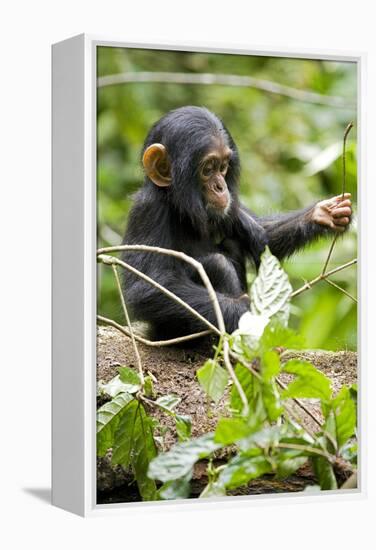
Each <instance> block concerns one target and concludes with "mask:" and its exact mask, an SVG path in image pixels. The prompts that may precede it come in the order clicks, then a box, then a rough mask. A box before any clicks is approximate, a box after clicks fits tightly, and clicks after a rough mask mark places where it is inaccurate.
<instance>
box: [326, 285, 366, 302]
mask: <svg viewBox="0 0 376 550" xmlns="http://www.w3.org/2000/svg"><path fill="white" fill-rule="evenodd" d="M324 280H325V282H326V283H328V284H329V285H332V286H334V288H336V289H337V290H340V291H341V292H343V294H346V296H347V297H348V298H350V300H352V301H353V302H355V303H356V304H357V303H358V300H357V299H356V298H355V297H354V296H352V295H351V294H350V293H349V292H347V290H345V289H344V288H342V287H341V286H339V285H337V283H334V282H333V281H331V280H330V279H324Z"/></svg>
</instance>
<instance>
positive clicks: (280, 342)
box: [260, 320, 304, 351]
mask: <svg viewBox="0 0 376 550" xmlns="http://www.w3.org/2000/svg"><path fill="white" fill-rule="evenodd" d="M260 345H261V347H262V349H264V350H266V351H267V350H270V349H272V348H276V347H283V348H286V349H301V348H302V347H303V346H304V339H303V338H302V337H301V336H300V335H298V334H296V332H295V331H293V330H292V329H290V328H288V327H284V326H283V325H282V324H281V323H280V322H278V321H275V320H272V321H271V322H270V323H269V324H268V326H267V327H265V330H264V334H263V335H262V337H261V340H260Z"/></svg>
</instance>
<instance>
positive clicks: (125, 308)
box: [111, 264, 145, 388]
mask: <svg viewBox="0 0 376 550" xmlns="http://www.w3.org/2000/svg"><path fill="white" fill-rule="evenodd" d="M111 267H112V271H113V273H114V276H115V280H116V285H117V288H118V291H119V295H120V300H121V305H122V307H123V311H124V316H125V320H126V322H127V325H128V330H129V333H130V336H131V340H132V345H133V349H134V353H135V356H136V360H137V366H138V374H139V377H140V380H141V388H143V387H144V384H145V377H144V371H143V370H142V361H141V357H140V353H139V351H138V347H137V344H136V340H135V337H134V334H133V329H132V325H131V320H130V318H129V314H128V309H127V306H126V304H125V300H124V296H123V291H122V289H121V283H120V279H119V273H118V271H117V267H116V265H114V264H112V266H111Z"/></svg>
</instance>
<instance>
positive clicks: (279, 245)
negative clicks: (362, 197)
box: [239, 193, 351, 259]
mask: <svg viewBox="0 0 376 550" xmlns="http://www.w3.org/2000/svg"><path fill="white" fill-rule="evenodd" d="M239 217H240V220H241V221H242V224H243V225H247V224H248V226H249V227H250V228H251V230H250V232H251V233H252V234H253V233H254V230H253V226H254V224H255V223H256V224H258V225H259V226H260V227H261V228H262V229H263V230H264V232H265V236H266V241H267V244H268V245H269V248H270V250H271V252H272V253H273V254H274V255H275V256H277V257H278V258H279V259H282V258H285V257H286V256H289V255H291V254H293V253H294V252H295V251H296V250H298V249H299V248H302V247H303V246H304V245H306V244H307V243H308V242H311V241H313V240H314V239H316V238H317V237H319V236H321V235H325V234H328V233H331V232H337V233H341V232H343V231H345V229H346V227H347V226H348V224H349V223H350V217H351V201H350V194H349V193H346V194H345V196H344V197H342V196H341V195H339V196H338V197H333V198H332V199H328V200H324V201H321V202H318V203H316V204H314V205H312V206H310V207H308V208H305V209H303V210H297V211H295V212H290V213H288V214H276V215H273V216H266V217H257V216H255V215H254V214H252V213H251V212H250V211H249V210H247V209H246V208H245V207H244V206H242V205H241V207H240V213H239ZM251 239H253V237H251Z"/></svg>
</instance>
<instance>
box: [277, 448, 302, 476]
mask: <svg viewBox="0 0 376 550" xmlns="http://www.w3.org/2000/svg"><path fill="white" fill-rule="evenodd" d="M307 460H308V457H307V456H296V457H294V458H292V457H290V456H287V457H285V453H280V454H279V455H278V461H277V468H276V474H277V477H278V478H279V479H284V478H286V477H288V476H290V475H291V474H293V473H294V472H296V470H298V469H299V468H300V467H301V466H303V465H304V464H305V463H306V462H307Z"/></svg>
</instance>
